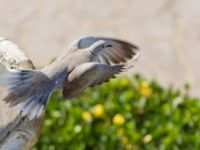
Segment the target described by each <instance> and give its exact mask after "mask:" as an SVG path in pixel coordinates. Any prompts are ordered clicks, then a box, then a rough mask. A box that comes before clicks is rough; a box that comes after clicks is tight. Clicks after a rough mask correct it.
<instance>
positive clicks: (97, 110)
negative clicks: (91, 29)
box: [92, 104, 105, 118]
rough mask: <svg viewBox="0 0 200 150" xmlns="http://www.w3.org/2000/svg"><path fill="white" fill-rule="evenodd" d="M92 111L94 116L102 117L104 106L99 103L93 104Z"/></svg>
mask: <svg viewBox="0 0 200 150" xmlns="http://www.w3.org/2000/svg"><path fill="white" fill-rule="evenodd" d="M92 113H93V115H94V117H95V118H102V117H103V116H104V113H105V110H104V106H103V105H101V104H97V105H95V106H94V108H93V110H92Z"/></svg>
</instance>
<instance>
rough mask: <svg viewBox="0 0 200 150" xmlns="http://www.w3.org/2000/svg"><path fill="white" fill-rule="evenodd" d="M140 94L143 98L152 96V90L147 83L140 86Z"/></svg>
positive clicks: (144, 82)
mask: <svg viewBox="0 0 200 150" xmlns="http://www.w3.org/2000/svg"><path fill="white" fill-rule="evenodd" d="M140 93H141V95H142V96H145V97H149V96H150V95H151V94H152V88H151V87H150V86H149V83H148V82H147V81H143V82H142V83H141V86H140Z"/></svg>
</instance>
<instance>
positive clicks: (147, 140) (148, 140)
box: [143, 134, 153, 143]
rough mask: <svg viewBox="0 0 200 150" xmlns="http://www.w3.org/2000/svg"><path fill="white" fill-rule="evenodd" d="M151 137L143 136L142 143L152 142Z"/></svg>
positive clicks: (148, 135)
mask: <svg viewBox="0 0 200 150" xmlns="http://www.w3.org/2000/svg"><path fill="white" fill-rule="evenodd" d="M152 138H153V137H152V135H151V134H147V135H145V137H144V138H143V142H144V143H149V142H151V140H152Z"/></svg>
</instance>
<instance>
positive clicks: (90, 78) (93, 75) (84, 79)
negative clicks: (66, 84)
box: [68, 62, 124, 86]
mask: <svg viewBox="0 0 200 150" xmlns="http://www.w3.org/2000/svg"><path fill="white" fill-rule="evenodd" d="M123 67H124V65H123V64H116V65H107V64H100V63H98V62H96V63H95V62H90V63H84V64H82V65H80V66H78V67H77V68H75V69H74V70H73V71H72V72H71V73H70V75H69V77H68V80H69V81H77V80H78V82H79V85H81V86H85V85H87V86H94V85H97V84H101V83H103V82H107V81H109V80H110V79H111V78H114V77H115V75H116V74H119V73H120V72H122V71H123V69H124V68H123Z"/></svg>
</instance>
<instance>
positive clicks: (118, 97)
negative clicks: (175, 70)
mask: <svg viewBox="0 0 200 150" xmlns="http://www.w3.org/2000/svg"><path fill="white" fill-rule="evenodd" d="M188 90H189V85H185V86H183V88H182V89H181V90H177V89H174V88H173V87H168V88H164V87H162V86H160V84H158V83H157V82H156V81H155V80H151V81H148V80H146V79H145V78H144V77H142V76H140V75H135V76H134V77H133V79H131V80H129V79H127V78H122V77H121V78H118V79H114V80H111V81H110V82H109V83H106V84H103V85H101V86H97V87H94V88H89V89H88V90H86V91H85V92H84V93H83V94H82V95H81V96H80V97H78V98H76V99H73V100H66V99H63V98H62V95H61V91H57V92H55V93H54V94H53V96H52V98H51V101H50V102H49V104H48V109H47V113H46V114H47V116H46V120H45V125H44V128H43V133H42V136H41V137H40V139H39V142H38V144H37V145H36V147H35V149H37V150H84V149H86V150H90V149H92V150H132V149H133V150H143V149H147V150H157V149H159V150H165V149H167V150H168V149H169V150H172V149H173V150H178V149H181V150H184V149H186V150H188V149H197V150H199V149H200V140H199V139H200V113H199V110H200V101H199V99H196V98H191V97H188Z"/></svg>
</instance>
